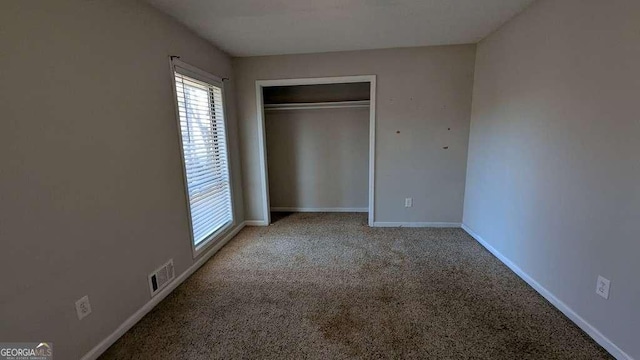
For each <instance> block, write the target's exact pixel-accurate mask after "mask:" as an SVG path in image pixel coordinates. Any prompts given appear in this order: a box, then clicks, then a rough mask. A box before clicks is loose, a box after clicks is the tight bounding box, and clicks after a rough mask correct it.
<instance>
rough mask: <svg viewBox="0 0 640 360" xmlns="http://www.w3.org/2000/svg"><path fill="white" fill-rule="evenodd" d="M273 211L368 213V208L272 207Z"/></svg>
mask: <svg viewBox="0 0 640 360" xmlns="http://www.w3.org/2000/svg"><path fill="white" fill-rule="evenodd" d="M271 211H273V212H357V213H366V212H367V211H369V209H368V208H366V207H365V208H300V207H272V208H271Z"/></svg>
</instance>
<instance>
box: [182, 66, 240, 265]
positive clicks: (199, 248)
mask: <svg viewBox="0 0 640 360" xmlns="http://www.w3.org/2000/svg"><path fill="white" fill-rule="evenodd" d="M169 65H170V73H171V89H172V94H173V103H174V107H175V112H176V125H177V128H176V134H177V136H178V141H179V144H180V161H181V163H182V180H183V187H184V193H185V200H186V202H185V204H186V210H187V219H188V222H189V243H190V244H191V249H192V252H193V258H194V259H195V258H197V257H199V256H200V255H202V254H203V253H204V252H205V251H206V250H207V249H209V248H210V247H211V246H212V245H214V244H215V243H217V242H218V241H219V240H221V239H222V237H223V236H224V234H225V233H227V232H228V231H229V230H230V229H232V228H234V227H235V226H236V217H235V209H234V196H233V179H232V174H231V154H230V153H229V147H230V146H229V127H228V122H227V116H226V114H228V112H227V100H226V97H225V93H226V89H225V88H224V82H223V80H222V78H220V77H217V76H215V75H212V74H210V73H208V72H206V71H204V70H202V69H199V68H197V67H195V66H193V65H190V64H187V63H185V62H183V61H181V60H179V59H178V58H176V57H173V58H171V59H170V60H169ZM176 68H179V71H178V70H177V69H176ZM175 71H177V72H179V73H180V74H182V75H185V76H188V77H190V78H193V79H195V80H199V81H202V82H205V83H208V84H211V85H213V86H216V87H218V88H220V91H221V93H222V95H221V97H222V108H223V111H224V117H223V121H224V128H225V131H224V135H225V139H224V140H225V142H226V147H227V174H228V177H229V196H230V197H231V199H230V201H229V204H230V207H231V222H230V223H229V224H227V225H226V226H223V227H221V228H220V229H218V230H216V231H215V232H214V233H213V234H211V235H209V236H208V237H207V238H206V239H205V240H203V241H202V242H200V243H199V244H198V245H196V244H195V240H194V238H193V222H192V220H191V203H190V200H189V188H188V183H187V168H186V164H185V160H184V147H183V144H182V133H181V131H180V109H179V105H178V94H177V92H176V77H175V73H174V72H175Z"/></svg>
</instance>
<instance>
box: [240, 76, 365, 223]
mask: <svg viewBox="0 0 640 360" xmlns="http://www.w3.org/2000/svg"><path fill="white" fill-rule="evenodd" d="M358 82H368V83H369V84H370V86H369V207H368V209H367V212H368V213H369V216H368V218H369V220H368V223H369V226H375V225H374V219H375V214H374V210H375V164H376V162H375V155H376V75H354V76H337V77H321V78H301V79H278V80H256V106H257V109H256V111H257V112H256V114H257V121H258V151H259V156H258V158H259V159H260V177H261V189H260V190H261V195H262V209H263V210H262V211H263V213H264V220H262V221H263V222H264V223H266V224H265V225H269V224H270V223H271V206H270V204H269V173H268V170H267V168H268V167H267V148H266V146H267V145H266V133H265V116H264V112H265V107H264V99H263V95H262V89H263V88H265V87H270V86H295V85H322V84H344V83H358ZM247 225H249V223H247ZM260 226H263V225H260Z"/></svg>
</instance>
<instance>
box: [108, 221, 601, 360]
mask: <svg viewBox="0 0 640 360" xmlns="http://www.w3.org/2000/svg"><path fill="white" fill-rule="evenodd" d="M240 358H242V359H347V358H366V359H376V358H378V359H389V358H394V359H400V358H403V359H411V358H413V359H418V358H422V359H470V358H473V359H608V358H610V357H609V355H608V354H607V353H606V352H605V351H604V350H603V349H602V348H600V347H599V346H598V345H597V344H596V343H594V342H593V341H592V340H591V339H590V338H589V337H588V336H587V335H585V334H584V333H583V332H582V331H581V330H580V329H578V328H577V327H576V326H575V325H573V324H572V323H571V322H570V321H569V320H567V319H566V318H565V317H564V316H563V315H562V314H561V313H560V312H559V311H557V310H556V309H555V308H553V307H552V306H551V305H550V304H549V303H548V302H547V301H546V300H544V299H543V298H542V297H541V296H539V295H538V294H537V293H536V292H535V291H534V290H533V289H531V288H530V287H529V286H527V285H526V284H525V283H524V282H523V281H522V280H520V279H519V278H518V277H517V276H516V275H515V274H513V273H512V272H511V271H510V270H509V269H508V268H507V267H505V266H504V265H503V264H502V263H500V261H499V260H497V259H496V258H494V257H493V256H492V255H491V254H490V253H489V252H487V251H486V250H485V249H484V248H482V247H481V246H480V245H479V244H477V243H476V242H475V241H474V240H473V239H472V238H471V237H470V236H469V235H467V234H466V233H465V232H464V231H463V230H461V229H408V228H404V229H393V228H369V227H367V226H366V215H365V214H293V215H291V216H287V217H284V218H282V219H280V220H278V221H277V222H275V223H274V224H273V225H271V226H269V227H262V228H260V227H255V228H246V229H245V230H243V231H242V232H241V233H240V234H239V235H238V236H237V237H236V238H235V239H234V240H232V241H231V242H230V243H229V244H227V245H226V246H225V247H224V248H223V249H222V250H221V251H220V252H219V253H218V254H217V255H216V256H214V257H213V258H212V259H211V260H210V261H209V262H207V264H205V265H204V266H203V267H202V268H201V269H200V270H199V271H198V272H196V273H195V274H194V275H193V276H192V277H191V278H189V279H188V280H187V281H186V282H185V283H184V284H182V285H181V286H180V287H179V288H178V289H176V290H175V291H174V292H173V293H172V294H171V295H169V296H168V297H167V298H166V299H165V300H164V301H163V302H162V303H161V304H160V305H158V306H157V307H156V309H154V310H153V311H152V312H151V313H149V314H148V315H147V316H145V317H144V318H143V319H142V321H140V322H139V323H138V324H137V325H136V326H135V327H133V328H132V329H131V330H130V331H129V332H127V333H126V334H125V335H124V336H123V337H122V338H121V339H120V340H119V341H118V342H116V343H115V344H114V345H113V346H112V347H111V348H110V349H109V350H108V351H107V352H106V353H105V354H104V355H103V356H102V357H101V359H104V360H106V359H189V360H191V359H240Z"/></svg>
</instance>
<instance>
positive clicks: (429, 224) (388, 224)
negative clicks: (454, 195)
mask: <svg viewBox="0 0 640 360" xmlns="http://www.w3.org/2000/svg"><path fill="white" fill-rule="evenodd" d="M373 226H374V227H410V228H421V227H423V228H429V227H431V228H459V227H460V223H455V222H384V221H376V222H374V223H373Z"/></svg>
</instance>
